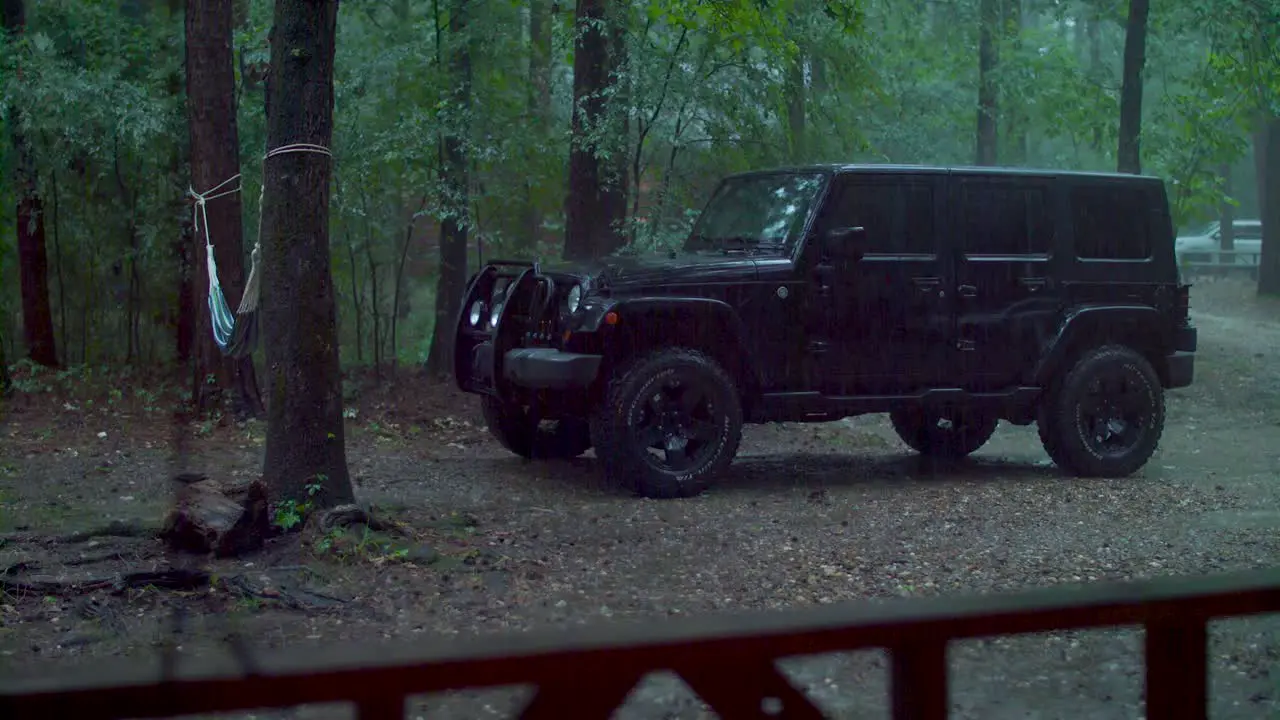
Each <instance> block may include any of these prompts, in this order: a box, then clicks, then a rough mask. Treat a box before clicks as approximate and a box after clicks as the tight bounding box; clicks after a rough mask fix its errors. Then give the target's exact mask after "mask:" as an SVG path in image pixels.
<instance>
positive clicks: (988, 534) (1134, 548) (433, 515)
mask: <svg viewBox="0 0 1280 720" xmlns="http://www.w3.org/2000/svg"><path fill="white" fill-rule="evenodd" d="M1217 292H1219V293H1228V291H1227V290H1218V291H1217ZM1209 295H1210V294H1209V293H1208V292H1206V296H1209ZM1224 297H1226V299H1225V300H1223V301H1222V303H1221V305H1222V306H1221V307H1219V306H1217V305H1214V304H1213V303H1212V302H1210V300H1211V299H1212V297H1206V301H1205V303H1204V304H1205V305H1206V306H1207V307H1204V308H1203V310H1200V309H1199V308H1200V305H1199V304H1197V308H1198V310H1197V313H1196V321H1197V324H1198V325H1199V327H1200V328H1201V336H1200V337H1201V341H1200V347H1201V353H1200V360H1199V365H1198V367H1197V382H1196V384H1195V385H1194V386H1193V387H1192V388H1189V389H1186V390H1182V391H1178V392H1175V393H1172V394H1171V396H1170V404H1169V421H1168V425H1167V429H1166V434H1165V436H1164V439H1163V441H1162V446H1161V450H1160V452H1159V454H1158V455H1157V456H1156V457H1155V459H1154V460H1153V461H1152V462H1151V463H1150V464H1149V465H1148V467H1147V468H1146V470H1145V471H1144V472H1142V473H1141V474H1139V475H1137V476H1135V477H1132V478H1128V479H1124V480H1077V479H1067V478H1065V477H1063V476H1060V475H1059V474H1058V473H1057V471H1056V470H1055V469H1054V468H1053V467H1052V466H1051V465H1050V464H1049V463H1048V461H1047V459H1046V458H1045V455H1044V453H1043V451H1042V450H1041V448H1040V446H1039V443H1038V440H1037V438H1036V433H1035V428H1034V427H1029V428H1018V427H1012V426H1008V425H1002V426H1001V428H1000V429H999V431H998V432H997V434H996V436H995V438H993V440H992V442H991V443H990V444H989V445H988V446H987V447H986V448H984V449H983V450H981V451H980V452H979V453H977V454H976V455H975V456H974V457H973V458H971V459H969V460H967V461H964V462H960V463H955V464H952V465H948V466H931V465H930V464H929V463H927V462H925V461H922V460H921V459H920V458H918V457H916V456H914V455H913V454H911V453H910V452H909V451H908V450H907V449H906V448H905V446H903V445H902V444H901V443H900V442H899V441H898V440H897V439H896V437H895V436H894V435H893V433H892V430H891V429H890V428H889V427H888V423H887V421H885V420H883V419H881V418H878V417H872V418H859V419H856V420H852V421H847V422H841V423H832V424H828V425H810V426H804V425H782V426H767V427H752V428H749V430H748V438H747V439H746V440H745V441H744V443H743V451H742V453H741V455H740V457H739V459H738V461H737V462H736V463H735V465H734V466H733V468H732V470H731V473H730V477H729V478H728V479H726V481H725V482H723V483H722V484H721V485H719V486H717V487H715V488H713V489H712V490H710V491H708V492H707V493H706V494H704V495H702V496H700V497H697V498H693V499H688V500H677V501H648V500H641V499H636V498H632V497H629V496H627V495H624V494H621V493H619V492H617V491H614V490H612V489H610V488H608V487H601V486H600V485H599V484H598V481H596V480H595V472H594V459H593V458H591V457H590V456H588V457H585V458H582V459H580V460H577V461H574V462H568V463H566V462H557V463H549V464H543V463H534V464H527V463H523V462H521V461H520V460H518V459H515V458H512V457H510V456H508V455H506V454H504V453H503V452H502V451H501V450H500V449H498V448H497V447H496V444H495V443H492V442H490V441H488V440H487V439H485V437H484V436H483V435H480V434H475V435H473V436H470V438H469V439H464V440H462V441H460V442H457V443H431V444H426V443H424V444H423V445H421V446H418V447H415V448H411V449H409V450H407V451H405V450H398V451H396V452H388V451H385V450H379V449H378V448H377V447H376V446H368V445H366V446H363V447H356V448H353V449H352V450H351V453H350V460H351V467H352V473H353V475H354V476H356V477H357V479H358V483H359V488H358V489H359V492H360V493H361V494H362V495H363V496H365V497H366V498H368V499H370V500H373V501H375V502H378V503H383V504H385V505H390V506H394V507H398V508H401V509H402V512H403V513H404V515H405V518H406V519H407V520H408V521H409V522H411V523H413V524H415V525H429V524H431V523H440V522H444V521H450V520H451V519H452V521H458V518H461V519H462V521H458V522H460V525H459V526H460V527H464V528H465V533H462V535H465V537H466V538H467V542H469V543H472V544H473V545H474V547H475V548H476V550H477V553H478V554H479V556H480V560H479V561H477V562H475V564H473V565H467V566H464V567H461V568H457V569H454V570H450V571H443V570H441V569H439V568H434V567H427V568H419V567H415V566H414V565H391V566H385V567H383V568H381V569H378V568H372V567H369V566H368V565H360V564H351V565H337V566H335V567H334V568H332V569H331V578H330V579H331V580H332V582H333V583H334V584H335V585H336V586H339V587H341V586H346V587H347V588H349V589H351V591H350V593H349V594H350V596H351V600H350V602H347V603H346V604H344V605H343V606H342V607H341V608H340V609H337V610H334V611H331V612H324V613H312V614H305V615H302V616H299V614H297V613H292V614H290V613H286V612H284V611H265V612H259V613H249V614H247V615H246V616H245V617H244V618H243V619H242V622H243V623H245V625H246V628H247V629H248V630H249V635H250V636H251V637H255V638H257V639H258V642H259V643H260V644H261V645H262V646H264V647H278V646H281V645H289V646H298V645H302V644H306V643H318V644H324V645H330V644H332V643H334V642H336V641H340V640H345V639H348V638H350V639H353V640H358V641H368V640H371V639H376V638H379V637H389V638H398V639H404V638H407V637H413V636H415V635H417V636H419V637H424V638H425V637H428V636H429V635H430V634H432V633H446V634H450V635H452V634H465V633H471V632H491V631H501V630H508V629H533V628H547V627H558V626H569V625H575V624H578V623H584V622H592V621H597V620H601V621H603V620H607V619H619V618H628V619H659V618H663V617H669V616H677V615H695V614H703V613H714V612H716V611H719V610H724V609H782V608H789V607H799V606H805V605H812V604H820V603H830V602H837V601H847V600H855V599H859V598H868V597H893V596H924V595H946V594H959V593H984V592H1010V591H1017V590H1021V589H1027V588H1030V587H1037V586H1046V585H1052V584H1055V583H1074V582H1080V581H1090V580H1117V579H1129V578H1143V577H1151V576H1157V575H1184V574H1187V575H1194V574H1201V573H1212V572H1220V571H1229V570H1239V569H1246V568H1256V567H1261V566H1274V565H1276V563H1277V561H1280V489H1278V488H1277V485H1276V481H1275V478H1276V469H1277V454H1278V453H1280V443H1277V442H1276V441H1277V439H1280V428H1277V421H1280V404H1278V403H1277V400H1278V399H1280V364H1278V361H1280V324H1277V323H1276V322H1271V321H1265V320H1262V319H1258V318H1256V317H1251V316H1246V315H1241V314H1240V313H1238V312H1237V313H1235V314H1232V312H1230V310H1231V308H1232V307H1233V304H1234V301H1233V300H1231V298H1230V296H1229V295H1227V296H1224ZM146 457H147V456H146V455H145V453H138V454H136V456H135V458H136V459H135V462H137V463H144V462H146V460H145V458H146ZM77 461H78V462H83V463H92V462H95V461H94V460H92V459H88V458H81V459H79V460H77ZM227 462H228V463H234V464H239V465H241V466H242V467H245V468H252V467H253V466H254V464H255V463H256V462H258V461H257V456H256V451H245V452H244V453H241V454H240V455H236V456H234V457H230V458H228V460H227ZM68 472H70V471H69V470H68ZM149 472H150V471H149ZM161 472H162V471H158V470H157V471H155V474H157V475H158V474H160V473H161ZM424 552H430V548H427V549H425V550H424ZM257 563H258V566H259V567H264V566H267V565H270V564H271V561H270V559H269V558H267V559H258V560H257ZM156 602H162V601H156ZM133 614H134V613H130V614H129V618H128V619H127V621H128V622H129V623H130V627H131V628H133V630H132V631H131V632H130V633H127V634H126V635H127V637H119V638H106V639H100V640H98V641H97V642H96V647H97V648H98V649H97V650H94V651H84V650H80V651H76V650H73V649H68V648H66V647H62V646H61V645H59V644H57V643H53V644H51V645H50V644H48V643H46V644H45V646H44V647H43V648H41V649H40V650H39V651H38V652H37V651H33V650H31V648H30V647H29V644H30V643H27V639H29V638H31V637H34V636H35V635H37V634H39V633H40V632H41V630H40V629H39V628H40V627H42V626H41V625H40V622H41V620H40V619H38V618H37V619H33V620H32V621H31V622H30V623H28V624H27V625H25V626H22V627H18V626H16V625H15V626H13V627H15V628H17V630H18V632H19V635H20V636H21V637H19V638H18V639H17V640H15V637H17V636H14V635H12V634H6V635H0V650H3V651H4V653H5V656H6V659H7V660H9V661H18V662H23V663H26V662H35V663H49V664H51V665H67V664H75V663H79V662H82V661H88V660H91V659H94V658H95V657H97V656H100V655H102V654H120V655H125V656H129V655H133V654H135V653H141V652H148V651H149V650H148V649H147V648H148V647H149V645H150V644H151V642H150V641H149V640H147V639H146V638H151V637H154V636H158V635H157V633H159V632H161V630H162V628H161V626H160V625H159V624H158V623H157V622H156V621H155V620H153V619H148V618H147V617H143V615H145V613H138V615H139V616H138V617H136V618H135V617H132V616H133ZM201 622H203V623H206V626H201V625H200V623H201ZM217 622H219V620H218V619H217V618H212V617H211V618H205V619H203V620H200V619H198V620H197V623H196V625H197V626H198V627H207V629H208V630H209V636H210V637H213V636H215V634H216V631H215V628H216V627H217ZM46 624H47V623H46ZM53 636H54V637H57V635H56V634H54V635H53ZM199 644H200V643H199V642H193V643H192V646H193V647H198V646H199ZM1141 651H1142V643H1141V633H1140V632H1139V631H1128V630H1125V631H1090V632H1075V633H1059V634H1052V635H1043V636H1029V637H1018V638H1007V639H995V640H988V641H971V642H961V643H956V644H953V645H952V648H951V654H950V657H951V659H952V675H951V677H952V704H953V712H952V716H953V717H957V718H984V719H993V720H998V719H1002V718H1015V717H1016V718H1072V719H1075V718H1085V717H1088V718H1117V719H1118V718H1134V717H1140V716H1141V694H1142V682H1143V676H1142V654H1141ZM1210 652H1211V653H1212V659H1211V662H1212V673H1213V674H1212V678H1211V693H1212V695H1213V716H1214V717H1215V718H1242V719H1243V718H1250V719H1253V718H1264V717H1273V718H1274V717H1280V660H1278V658H1280V620H1278V619H1277V618H1275V617H1267V618H1260V619H1253V620H1248V621H1231V622H1224V623H1218V624H1215V625H1214V626H1212V629H1211V648H1210ZM786 669H787V671H788V672H789V673H790V674H792V676H793V677H794V678H795V679H796V680H797V681H798V683H800V684H802V685H803V686H805V687H807V688H808V690H809V691H810V692H811V693H812V694H813V696H814V697H815V699H816V700H817V701H818V702H819V703H820V704H821V705H822V706H823V707H824V709H826V710H827V712H828V713H829V714H830V716H831V717H839V718H878V717H885V718H887V717H888V710H887V702H888V698H887V679H888V677H887V665H886V663H885V661H884V657H883V656H882V655H881V654H880V653H878V652H863V653H855V654H848V655H840V656H824V657H819V658H806V659H804V660H793V661H788V662H787V663H786ZM514 700H515V697H514V696H512V695H511V694H510V693H497V694H494V693H488V694H484V696H483V697H481V696H471V695H468V696H457V697H451V698H448V699H443V698H441V699H435V700H433V701H432V702H431V703H430V707H431V708H432V709H435V710H443V711H444V712H445V714H443V715H433V716H432V717H488V716H494V717H497V716H500V715H501V714H502V713H504V712H505V711H506V710H507V709H509V708H510V707H511V706H512V705H511V703H512V702H513V701H514ZM303 715H306V716H311V715H315V716H325V717H331V716H332V717H346V716H348V715H347V714H346V712H345V711H340V710H334V711H333V712H332V713H330V712H322V711H320V710H319V709H317V710H316V711H315V712H314V713H312V712H305V713H301V714H300V715H299V716H303ZM258 716H259V717H262V716H263V715H261V714H259V715H258ZM566 717H568V715H566ZM619 717H624V718H694V717H713V716H712V715H707V714H703V710H702V708H701V704H700V703H699V702H698V701H697V699H696V698H695V697H694V696H692V694H691V693H690V692H689V691H688V690H687V689H686V688H684V687H683V686H682V685H681V683H679V682H678V681H676V680H674V679H672V678H669V677H654V678H651V679H649V680H648V681H646V683H644V684H643V685H642V686H641V688H640V689H639V690H638V691H637V692H635V693H633V696H632V698H631V700H630V701H629V703H628V705H627V706H626V707H625V708H624V710H623V711H622V713H621V714H620V715H619Z"/></svg>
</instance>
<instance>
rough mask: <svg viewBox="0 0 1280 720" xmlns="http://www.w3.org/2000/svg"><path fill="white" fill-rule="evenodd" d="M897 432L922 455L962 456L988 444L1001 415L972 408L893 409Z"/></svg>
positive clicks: (892, 419)
mask: <svg viewBox="0 0 1280 720" xmlns="http://www.w3.org/2000/svg"><path fill="white" fill-rule="evenodd" d="M889 421H890V422H892V423H893V430H894V432H896V433H898V437H900V438H902V442H904V443H906V444H907V445H908V446H910V447H911V449H913V450H915V451H916V452H918V453H920V454H922V455H928V456H930V457H941V458H952V459H955V458H962V457H965V456H966V455H968V454H970V453H972V452H974V451H976V450H977V449H978V448H980V447H982V446H983V445H986V444H987V441H988V440H990V439H991V436H992V435H993V434H994V433H995V431H996V425H998V424H999V422H1000V420H999V418H996V417H994V416H992V415H988V414H985V413H980V412H977V411H972V410H964V409H953V410H923V409H917V408H911V409H902V410H894V411H893V412H890V413H889Z"/></svg>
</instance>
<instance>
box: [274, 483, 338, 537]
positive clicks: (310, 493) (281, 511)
mask: <svg viewBox="0 0 1280 720" xmlns="http://www.w3.org/2000/svg"><path fill="white" fill-rule="evenodd" d="M327 479H328V478H326V477H325V476H324V475H317V476H316V477H315V479H314V480H313V481H311V482H309V483H307V484H306V485H305V486H304V487H305V489H306V492H307V496H306V497H305V498H303V499H302V500H297V499H294V498H285V499H283V500H280V501H279V502H277V503H275V512H274V514H273V517H272V521H271V522H272V524H273V525H275V526H276V527H278V528H280V529H281V530H283V531H285V532H288V531H290V530H293V529H295V528H297V527H300V526H301V525H302V524H303V523H305V522H306V521H307V517H309V516H310V515H311V512H312V511H313V510H315V507H316V505H315V503H316V495H318V494H320V491H322V490H323V489H324V482H325V480H327Z"/></svg>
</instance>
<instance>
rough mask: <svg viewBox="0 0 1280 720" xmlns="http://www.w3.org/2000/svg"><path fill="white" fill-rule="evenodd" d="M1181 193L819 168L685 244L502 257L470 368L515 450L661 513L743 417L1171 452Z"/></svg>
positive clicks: (471, 320)
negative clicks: (873, 423) (1032, 427)
mask: <svg viewBox="0 0 1280 720" xmlns="http://www.w3.org/2000/svg"><path fill="white" fill-rule="evenodd" d="M1173 241H1174V230H1173V226H1172V223H1171V221H1170V217H1169V207H1168V202H1167V199H1166V196H1165V191H1164V186H1163V184H1162V183H1161V182H1160V181H1159V180H1158V179H1156V178H1151V177H1141V176H1133V175H1119V174H1093V173H1076V172H1055V171H1048V172H1035V171H1024V170H1009V169H995V168H963V169H961V168H955V169H953V168H931V167H896V166H878V165H849V166H819V167H803V168H792V169H784V170H771V171H765V172H751V173H745V174H740V175H733V176H730V177H728V178H727V179H725V180H724V181H723V182H722V183H721V184H720V185H719V187H718V188H717V189H716V191H715V194H714V195H713V196H712V198H711V200H710V202H709V203H708V205H707V206H706V208H705V209H704V210H703V212H702V214H701V216H700V217H699V219H698V221H697V223H696V224H695V226H694V228H693V230H692V232H691V233H690V235H689V237H688V239H687V240H686V241H685V243H684V246H683V248H682V249H681V250H679V251H677V252H671V253H664V254H654V255H652V256H627V255H625V254H623V253H619V254H617V255H614V256H610V257H605V258H602V259H601V260H599V261H596V262H592V263H585V264H556V265H551V264H542V265H540V264H538V263H528V262H507V261H493V262H490V263H489V264H487V265H486V266H485V267H484V268H483V269H482V270H480V271H479V272H478V273H476V274H475V275H474V276H473V277H472V278H471V281H470V284H469V286H468V288H467V292H466V297H465V300H464V302H463V306H462V312H461V313H460V316H459V318H458V322H457V334H456V345H455V355H454V374H455V377H456V380H457V383H458V386H459V387H460V388H461V389H462V390H464V391H468V392H473V393H477V394H479V395H481V398H482V401H483V403H484V406H483V408H484V415H485V418H486V419H487V421H488V424H489V428H490V429H491V430H492V432H493V434H494V435H495V436H496V437H497V439H498V440H499V441H500V442H501V443H502V444H503V445H504V446H505V447H506V448H507V449H509V450H510V451H511V452H513V453H516V454H518V455H522V456H524V457H526V458H531V457H562V458H564V457H573V456H577V455H580V454H582V453H583V452H585V451H586V450H587V449H588V448H590V447H592V446H594V447H595V451H596V455H597V456H598V457H599V458H600V460H601V462H602V464H603V466H604V470H605V473H606V474H607V475H608V476H609V477H610V478H611V479H614V480H617V481H620V482H623V483H624V484H626V485H627V486H629V487H630V488H632V489H633V490H635V491H636V492H638V493H640V494H642V495H645V496H649V497H663V498H669V497H680V496H690V495H694V494H697V493H699V492H701V491H702V490H703V489H704V488H706V487H707V485H708V483H709V482H710V481H711V480H712V479H713V478H714V477H715V476H716V475H717V474H719V473H721V471H723V470H724V469H725V468H726V467H727V466H728V465H729V463H730V462H731V461H732V460H733V457H734V455H735V453H736V452H737V450H738V444H739V440H740V438H741V433H742V425H743V423H747V422H750V423H763V422H768V421H787V422H797V421H805V422H816V421H830V420H838V419H840V418H844V417H849V416H854V415H860V414H864V413H878V412H887V413H889V416H890V418H891V419H892V423H893V427H894V428H895V430H896V431H897V433H898V435H899V436H901V438H902V440H903V441H904V442H906V443H907V444H908V445H909V446H911V447H912V448H914V449H915V450H916V451H918V452H920V453H924V454H927V455H936V456H946V457H952V458H955V457H960V456H963V455H966V454H968V453H971V452H973V451H975V450H977V449H978V448H979V447H981V446H982V445H983V444H984V443H985V442H986V441H987V440H988V439H989V438H990V437H991V435H992V433H993V432H994V431H995V428H996V425H997V423H998V422H999V421H1000V420H1001V419H1003V420H1007V421H1008V422H1011V423H1014V424H1017V425H1029V424H1031V423H1033V422H1034V423H1036V424H1037V425H1038V426H1039V430H1040V439H1041V441H1042V442H1043V444H1044V447H1045V450H1046V451H1047V452H1048V455H1049V457H1050V458H1051V459H1052V460H1053V461H1054V462H1055V463H1056V464H1057V465H1058V466H1059V467H1061V468H1063V469H1065V470H1066V471H1068V472H1071V473H1073V474H1076V475H1083V476H1105V477H1117V476H1124V475H1128V474H1130V473H1133V472H1134V471H1136V470H1138V469H1139V468H1141V467H1142V466H1143V465H1144V464H1145V463H1146V462H1147V460H1148V459H1149V458H1150V457H1151V455H1152V453H1153V452H1154V451H1155V449H1156V445H1157V443H1158V442H1159V439H1160V435H1161V432H1162V430H1163V426H1164V414H1165V405H1164V389H1165V388H1176V387H1183V386H1186V385H1189V384H1190V383H1191V380H1192V374H1193V366H1194V359H1195V350H1196V329H1195V328H1194V327H1193V326H1192V324H1191V323H1190V321H1189V318H1188V301H1189V293H1188V291H1189V286H1188V285H1185V284H1182V283H1181V282H1180V280H1179V276H1178V269H1177V266H1176V263H1175V260H1174V252H1173Z"/></svg>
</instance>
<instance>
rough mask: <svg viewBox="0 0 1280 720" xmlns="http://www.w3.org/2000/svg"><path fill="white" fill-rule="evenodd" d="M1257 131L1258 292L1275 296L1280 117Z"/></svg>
mask: <svg viewBox="0 0 1280 720" xmlns="http://www.w3.org/2000/svg"><path fill="white" fill-rule="evenodd" d="M1261 134H1262V142H1258V143H1255V145H1254V152H1255V153H1258V154H1259V155H1261V157H1262V160H1261V162H1259V165H1260V166H1261V167H1260V168H1259V170H1260V171H1259V172H1258V207H1259V208H1261V212H1260V213H1259V219H1260V220H1262V259H1261V261H1260V265H1261V267H1259V268H1258V294H1259V295H1272V296H1277V295H1280V116H1273V117H1271V118H1268V119H1267V122H1266V124H1265V125H1264V126H1263V127H1262V129H1261Z"/></svg>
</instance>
